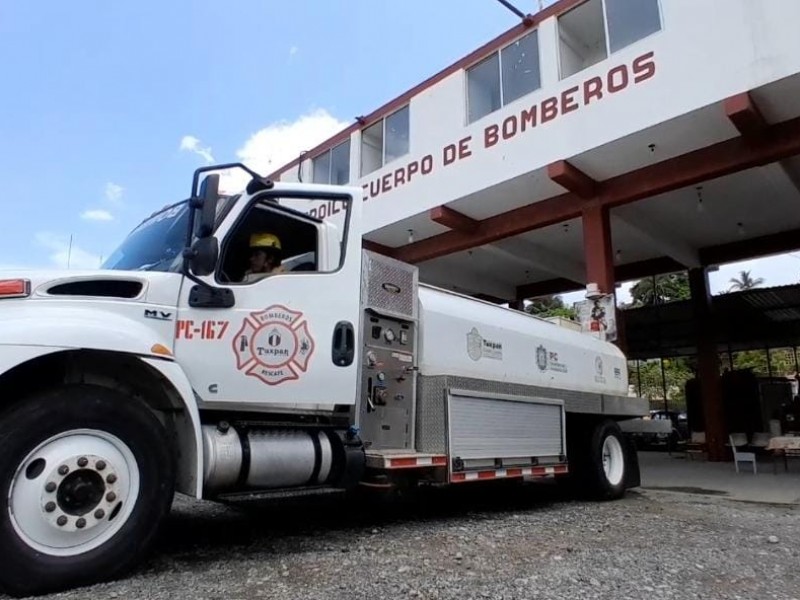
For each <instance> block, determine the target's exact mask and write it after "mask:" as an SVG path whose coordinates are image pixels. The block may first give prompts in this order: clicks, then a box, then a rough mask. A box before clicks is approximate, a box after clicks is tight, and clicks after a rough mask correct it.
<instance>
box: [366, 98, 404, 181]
mask: <svg viewBox="0 0 800 600" xmlns="http://www.w3.org/2000/svg"><path fill="white" fill-rule="evenodd" d="M409 132H410V124H409V109H408V106H405V107H403V108H401V109H400V110H398V111H397V112H394V113H392V114H391V115H389V116H388V117H386V118H385V119H381V120H380V121H378V122H377V123H373V124H372V125H370V126H369V127H367V128H366V129H364V130H363V131H362V132H361V175H362V176H363V175H367V174H369V173H372V172H373V171H377V170H378V169H380V168H381V167H382V166H384V165H385V164H388V163H390V162H392V161H393V160H395V159H397V158H400V157H401V156H404V155H406V154H408V152H409V150H410V147H409V139H410V135H409Z"/></svg>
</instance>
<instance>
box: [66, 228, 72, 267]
mask: <svg viewBox="0 0 800 600" xmlns="http://www.w3.org/2000/svg"><path fill="white" fill-rule="evenodd" d="M71 259H72V234H69V248H68V249H67V269H69V263H70V260H71Z"/></svg>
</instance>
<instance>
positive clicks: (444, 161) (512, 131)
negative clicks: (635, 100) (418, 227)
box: [309, 52, 656, 219]
mask: <svg viewBox="0 0 800 600" xmlns="http://www.w3.org/2000/svg"><path fill="white" fill-rule="evenodd" d="M655 74H656V61H655V53H654V52H648V53H646V54H643V55H641V56H639V57H637V58H636V59H634V60H633V61H632V62H631V63H626V64H621V65H616V66H614V67H613V68H611V69H609V70H608V71H607V72H606V73H605V75H604V76H596V77H592V78H591V79H587V80H586V81H583V82H582V83H581V84H579V85H575V86H572V87H570V88H567V89H565V90H563V91H561V92H560V93H558V94H556V95H555V96H553V97H550V98H547V99H545V100H543V101H542V102H540V103H537V104H533V105H531V106H529V107H527V108H525V109H523V110H521V111H519V112H518V113H516V114H512V115H507V116H505V117H504V118H503V120H502V121H499V122H497V123H492V124H490V125H487V126H485V127H484V128H483V148H484V149H488V148H492V147H493V146H496V145H498V144H499V143H500V142H501V141H504V140H509V139H511V138H513V137H515V136H516V135H518V134H519V133H524V132H525V131H527V130H529V129H531V130H533V129H535V128H536V127H538V126H540V125H542V124H544V123H547V122H549V121H553V120H554V119H556V118H557V117H559V116H560V115H566V114H569V113H572V112H575V111H577V110H579V109H580V108H581V107H583V106H589V105H591V104H592V102H596V101H600V100H602V99H603V98H604V97H605V96H608V95H609V94H615V93H617V92H621V91H623V90H625V89H626V88H628V87H630V85H631V83H633V84H638V83H642V82H644V81H647V80H648V79H651V78H653V77H654V76H655ZM471 143H472V136H467V137H464V138H462V139H460V140H459V141H458V142H455V143H450V144H447V145H445V146H443V147H442V149H441V155H440V156H441V162H438V161H439V159H438V158H437V160H436V161H434V155H433V154H428V155H425V156H424V157H422V158H420V159H417V160H414V161H411V162H409V163H407V164H406V165H405V166H402V167H399V168H396V169H395V170H394V171H392V172H390V173H386V174H384V175H381V176H376V178H374V179H372V180H371V181H369V182H368V183H364V184H363V185H362V188H363V190H364V200H365V201H366V200H369V199H371V198H376V197H377V196H379V195H381V194H385V193H387V192H390V191H392V190H393V189H397V188H399V187H402V186H404V185H406V184H407V183H411V182H412V180H414V179H415V178H417V179H418V178H419V177H421V176H425V175H429V174H430V173H432V172H433V171H434V168H435V167H436V165H437V163H438V164H439V165H441V166H448V165H451V164H454V163H455V162H457V161H459V160H463V159H465V158H469V157H470V156H472V155H473V150H472V148H471ZM437 156H439V155H437ZM340 211H341V208H340V207H339V206H338V204H337V203H336V202H335V201H332V202H331V201H329V202H328V203H326V204H321V205H319V206H317V207H315V208H312V209H311V210H310V211H309V214H310V215H311V216H312V217H317V218H319V219H324V218H325V217H326V216H331V215H334V214H337V213H339V212H340Z"/></svg>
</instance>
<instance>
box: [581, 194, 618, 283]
mask: <svg viewBox="0 0 800 600" xmlns="http://www.w3.org/2000/svg"><path fill="white" fill-rule="evenodd" d="M583 252H584V254H585V255H586V278H587V279H586V281H587V282H590V283H596V284H598V285H599V286H600V291H601V292H603V293H605V294H613V293H614V248H613V245H612V242H611V220H610V219H609V213H608V208H606V207H605V206H588V207H586V208H584V209H583Z"/></svg>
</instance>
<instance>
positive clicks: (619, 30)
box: [558, 0, 661, 79]
mask: <svg viewBox="0 0 800 600" xmlns="http://www.w3.org/2000/svg"><path fill="white" fill-rule="evenodd" d="M658 2H659V0H588V2H584V3H583V4H581V5H580V6H577V7H576V8H574V9H572V10H571V11H569V12H566V13H564V14H563V15H561V16H560V17H559V18H558V35H559V55H560V59H561V78H562V79H564V78H566V77H570V76H571V75H574V74H575V73H578V72H579V71H582V70H584V69H586V68H588V67H591V66H592V65H594V64H597V63H599V62H600V61H602V60H605V59H606V58H608V56H609V55H610V54H611V53H613V52H617V51H618V50H621V49H623V48H625V47H627V46H629V45H631V44H633V43H634V42H638V41H639V40H641V39H643V38H645V37H647V36H648V35H651V34H653V33H655V32H657V31H660V30H661V12H660V10H659V5H658Z"/></svg>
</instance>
